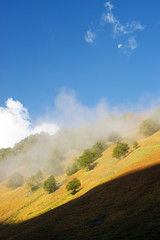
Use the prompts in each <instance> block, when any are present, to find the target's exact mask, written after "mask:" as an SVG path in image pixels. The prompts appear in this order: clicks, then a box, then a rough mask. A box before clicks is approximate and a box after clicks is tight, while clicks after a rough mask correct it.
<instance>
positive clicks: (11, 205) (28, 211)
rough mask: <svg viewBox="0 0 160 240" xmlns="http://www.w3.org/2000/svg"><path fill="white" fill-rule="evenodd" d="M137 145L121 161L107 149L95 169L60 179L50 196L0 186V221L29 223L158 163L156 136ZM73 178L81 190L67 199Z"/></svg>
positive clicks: (159, 147)
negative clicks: (108, 183)
mask: <svg viewBox="0 0 160 240" xmlns="http://www.w3.org/2000/svg"><path fill="white" fill-rule="evenodd" d="M139 145H140V147H139V148H137V149H136V150H134V149H132V148H131V151H130V153H129V155H128V156H127V157H126V158H124V159H123V160H117V159H115V158H112V151H113V147H114V146H111V147H110V148H108V149H107V150H106V151H105V152H104V153H103V155H102V157H101V158H99V159H98V160H97V161H96V164H97V165H96V167H95V168H94V169H93V170H91V171H88V172H86V171H85V170H80V171H79V172H77V173H75V174H74V175H72V176H71V177H67V176H63V177H62V178H60V179H58V181H59V183H60V184H61V186H60V187H59V189H58V190H57V191H56V192H54V193H52V194H48V193H46V192H45V191H44V190H43V188H40V189H39V190H37V191H35V192H34V193H33V194H32V193H30V192H29V190H28V188H27V186H26V185H25V184H24V185H23V186H22V187H19V188H17V189H14V190H11V189H9V188H7V187H6V183H5V182H3V183H1V184H0V193H1V194H0V221H1V222H3V223H4V224H9V223H16V222H22V221H24V220H27V219H31V218H33V217H36V216H39V215H41V214H43V213H45V212H47V211H49V210H51V209H54V208H56V207H58V206H61V205H62V204H64V203H67V202H69V201H71V200H73V199H75V198H79V197H80V196H82V195H84V194H85V193H87V192H88V191H89V190H90V189H92V188H94V187H95V186H98V185H99V184H101V183H105V182H107V181H110V180H111V179H114V178H117V177H119V176H121V175H124V174H127V173H129V172H133V171H138V170H141V169H144V168H147V167H149V166H152V165H154V164H159V163H160V132H157V133H156V134H154V135H152V136H151V137H148V138H145V139H143V140H141V141H140V142H139ZM74 177H77V178H78V179H80V181H81V184H82V186H81V187H82V188H81V190H80V191H79V192H78V193H77V194H75V195H71V194H69V193H68V192H67V191H66V189H65V186H66V184H67V183H68V182H69V181H70V180H71V179H72V178H74Z"/></svg>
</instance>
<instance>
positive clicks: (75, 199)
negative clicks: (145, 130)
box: [0, 132, 160, 239]
mask: <svg viewBox="0 0 160 240" xmlns="http://www.w3.org/2000/svg"><path fill="white" fill-rule="evenodd" d="M112 150H113V146H112V147H110V148H109V149H107V150H106V151H105V152H104V153H103V156H102V157H101V158H100V159H98V160H97V161H96V162H97V166H96V167H95V168H94V169H93V170H92V171H89V172H85V171H84V170H81V171H79V172H77V173H76V174H74V175H73V176H72V177H69V178H65V177H62V178H61V179H59V182H60V183H61V184H62V186H61V187H60V188H59V189H58V190H57V191H56V192H55V193H53V194H47V193H45V192H44V190H43V189H39V190H38V191H36V192H35V193H34V194H33V195H29V194H28V190H27V187H26V186H25V185H24V186H22V187H20V188H18V189H16V190H12V191H8V189H6V187H5V186H4V183H2V184H1V185H0V191H1V196H0V216H1V221H3V222H4V223H5V224H6V225H5V226H3V227H2V229H1V234H0V237H1V238H0V239H52V237H55V236H56V239H156V238H157V237H158V236H159V230H158V226H159V224H160V221H159V219H160V216H159V213H160V211H159V210H160V209H159V201H160V190H159V189H160V177H159V176H160V166H159V164H160V158H159V156H160V132H157V133H156V134H154V135H153V136H151V137H149V138H145V139H143V140H142V141H141V142H140V147H139V148H138V149H136V150H133V151H131V152H130V154H129V155H128V156H127V157H126V158H125V159H123V160H121V161H119V160H116V159H113V158H112ZM73 177H77V178H79V179H80V181H81V183H82V189H81V190H80V191H79V192H78V193H77V194H76V195H74V196H72V195H70V194H68V193H67V192H66V190H65V186H66V184H67V182H68V181H70V180H71V179H72V178H73ZM102 183H103V184H102ZM16 197H17V198H16ZM67 202H68V203H67ZM63 204H65V205H63ZM51 209H53V210H51ZM49 210H51V211H49ZM48 211H49V212H48ZM45 212H47V213H45ZM41 214H42V215H41ZM38 215H40V216H38ZM31 218H33V219H31ZM27 219H31V220H28V221H27V222H25V223H21V224H17V225H13V226H8V224H10V223H18V222H21V221H25V220H27ZM154 219H156V221H155V220H154ZM12 231H13V232H12ZM17 234H18V237H16V235H17ZM12 235H13V236H12ZM65 237H66V238H65ZM135 237H136V238H135ZM153 237H154V238H153ZM157 239H158V238H157Z"/></svg>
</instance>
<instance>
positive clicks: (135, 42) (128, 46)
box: [123, 36, 138, 50]
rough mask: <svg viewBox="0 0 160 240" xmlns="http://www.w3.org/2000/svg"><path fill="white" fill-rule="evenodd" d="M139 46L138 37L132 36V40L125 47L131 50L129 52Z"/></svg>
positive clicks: (129, 39)
mask: <svg viewBox="0 0 160 240" xmlns="http://www.w3.org/2000/svg"><path fill="white" fill-rule="evenodd" d="M137 46H138V44H137V41H136V37H135V36H131V37H130V38H128V40H127V43H126V45H125V46H124V47H123V48H124V49H129V50H134V49H136V48H137Z"/></svg>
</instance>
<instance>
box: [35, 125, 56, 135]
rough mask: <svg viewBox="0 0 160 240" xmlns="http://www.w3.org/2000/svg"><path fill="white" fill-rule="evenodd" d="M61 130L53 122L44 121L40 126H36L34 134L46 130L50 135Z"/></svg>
mask: <svg viewBox="0 0 160 240" xmlns="http://www.w3.org/2000/svg"><path fill="white" fill-rule="evenodd" d="M58 130H59V127H58V126H57V125H56V124H52V123H42V124H40V125H38V126H36V127H35V128H34V129H33V131H32V134H36V133H41V132H46V133H48V134H49V135H53V134H55V133H56V132H57V131H58Z"/></svg>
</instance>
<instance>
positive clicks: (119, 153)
mask: <svg viewBox="0 0 160 240" xmlns="http://www.w3.org/2000/svg"><path fill="white" fill-rule="evenodd" d="M128 151H129V146H128V144H127V143H117V145H116V146H115V148H114V149H113V153H112V156H113V157H115V158H118V159H120V158H121V157H125V156H126V154H127V153H128Z"/></svg>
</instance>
